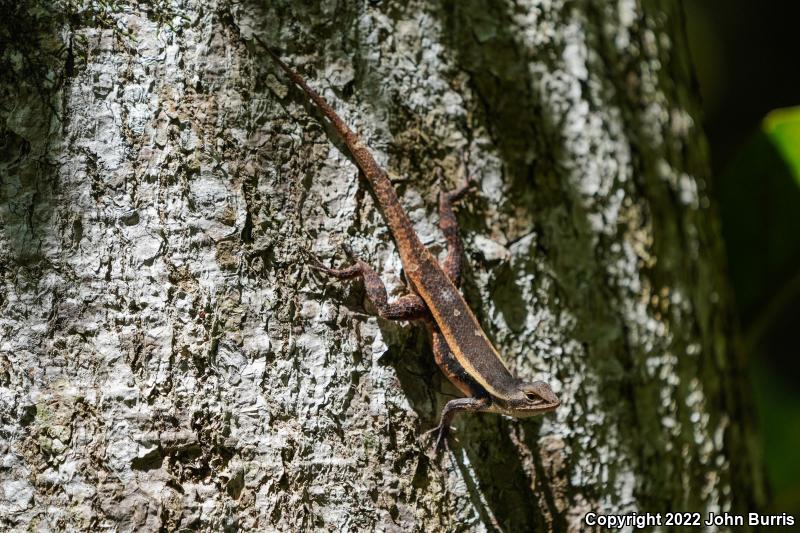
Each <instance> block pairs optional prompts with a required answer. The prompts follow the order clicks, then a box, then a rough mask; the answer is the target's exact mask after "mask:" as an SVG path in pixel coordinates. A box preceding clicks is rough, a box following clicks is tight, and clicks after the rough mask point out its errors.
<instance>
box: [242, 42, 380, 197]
mask: <svg viewBox="0 0 800 533" xmlns="http://www.w3.org/2000/svg"><path fill="white" fill-rule="evenodd" d="M253 37H254V38H255V40H256V42H258V44H260V45H261V47H262V48H264V50H266V51H267V53H268V54H269V56H270V57H271V58H272V60H273V61H274V62H275V63H276V64H277V65H278V66H279V67H281V69H282V70H283V71H284V72H285V73H286V75H287V76H288V77H289V79H290V80H292V82H294V84H295V85H297V86H298V87H300V88H301V89H303V92H305V93H306V94H307V95H308V97H309V98H310V99H311V101H313V102H314V104H315V105H316V106H317V108H319V110H320V111H322V113H323V114H324V115H325V117H326V118H327V119H328V120H330V121H331V124H333V127H334V129H335V130H336V132H337V133H338V134H339V135H341V137H342V140H344V143H345V145H346V146H347V149H348V150H349V151H350V153H351V154H352V156H353V158H354V159H355V160H356V164H357V165H358V167H359V168H360V169H361V170H362V171H363V172H364V174H366V176H367V178H368V179H369V180H370V182H373V180H375V179H376V178H378V176H385V174H386V172H385V171H384V170H383V169H382V168H381V167H380V165H378V163H377V161H375V158H373V157H372V154H371V153H370V151H369V150H368V149H367V148H366V147H365V146H364V145H363V144H362V143H361V140H360V139H359V137H358V135H357V134H356V133H355V132H354V131H353V130H351V129H350V127H349V126H348V125H347V124H345V122H344V121H343V120H342V119H341V117H339V115H337V114H336V111H334V110H333V108H332V107H331V105H330V104H329V103H328V102H327V101H326V100H325V99H324V98H323V97H322V96H320V95H319V93H317V91H315V90H314V89H312V88H311V87H309V86H308V84H307V83H306V81H305V80H304V79H303V78H301V77H300V75H299V74H298V73H297V72H295V71H294V70H292V69H291V68H290V67H289V65H287V64H286V63H284V62H283V60H282V59H281V58H280V57H278V54H276V53H275V52H273V51H272V49H271V48H270V47H269V46H267V44H266V43H265V42H264V41H262V40H261V39H260V38H259V37H258V36H256V35H254V36H253ZM378 179H380V178H378ZM373 185H374V183H373ZM376 192H377V191H376Z"/></svg>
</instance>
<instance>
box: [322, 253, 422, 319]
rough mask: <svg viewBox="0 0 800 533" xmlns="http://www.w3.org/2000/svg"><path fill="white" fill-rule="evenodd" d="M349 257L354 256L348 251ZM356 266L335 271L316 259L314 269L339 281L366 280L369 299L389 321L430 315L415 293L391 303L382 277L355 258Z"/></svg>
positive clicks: (379, 313)
mask: <svg viewBox="0 0 800 533" xmlns="http://www.w3.org/2000/svg"><path fill="white" fill-rule="evenodd" d="M346 251H347V254H348V256H352V254H351V253H350V252H349V250H346ZM354 260H355V264H354V265H352V266H349V267H347V268H342V269H335V268H328V267H326V266H324V265H323V264H322V263H320V262H319V261H318V260H317V259H316V258H315V259H314V261H315V263H316V264H315V265H312V266H313V268H315V269H316V270H319V271H321V272H324V273H326V274H328V275H330V276H333V277H335V278H337V279H343V280H344V279H354V278H358V277H361V278H363V279H364V289H365V290H366V291H367V298H369V300H370V301H371V302H372V304H373V305H374V306H375V308H376V309H377V310H378V315H380V316H381V317H382V318H385V319H387V320H414V319H417V318H422V317H424V316H426V315H428V306H426V305H425V302H424V301H423V300H422V298H420V297H419V296H418V295H416V294H414V293H410V294H406V295H404V296H401V297H400V298H398V299H396V300H395V301H394V302H391V303H389V298H388V296H387V295H386V285H384V284H383V281H382V280H381V278H380V276H378V274H377V273H376V272H375V271H374V270H372V268H371V267H370V266H369V265H368V264H366V263H365V262H364V261H362V260H360V259H358V258H354Z"/></svg>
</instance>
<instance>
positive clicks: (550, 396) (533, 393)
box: [503, 381, 561, 418]
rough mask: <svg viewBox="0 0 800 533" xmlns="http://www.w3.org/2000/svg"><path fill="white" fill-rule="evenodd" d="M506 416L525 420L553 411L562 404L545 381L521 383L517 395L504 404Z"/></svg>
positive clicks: (518, 385)
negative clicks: (525, 418)
mask: <svg viewBox="0 0 800 533" xmlns="http://www.w3.org/2000/svg"><path fill="white" fill-rule="evenodd" d="M504 403H505V404H506V405H505V406H504V409H503V411H504V412H505V414H508V415H511V416H515V417H517V418H524V417H528V416H534V415H538V414H542V413H546V412H547V411H552V410H554V409H555V408H556V407H558V406H559V404H560V403H561V402H560V401H559V399H558V396H556V393H555V392H553V389H551V388H550V385H548V384H547V383H545V382H544V381H534V382H531V383H528V382H526V381H519V383H518V384H517V390H516V394H514V396H513V397H512V398H509V399H507V400H506V401H505V402H504Z"/></svg>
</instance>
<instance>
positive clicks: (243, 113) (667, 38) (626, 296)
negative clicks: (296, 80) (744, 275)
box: [0, 0, 763, 531]
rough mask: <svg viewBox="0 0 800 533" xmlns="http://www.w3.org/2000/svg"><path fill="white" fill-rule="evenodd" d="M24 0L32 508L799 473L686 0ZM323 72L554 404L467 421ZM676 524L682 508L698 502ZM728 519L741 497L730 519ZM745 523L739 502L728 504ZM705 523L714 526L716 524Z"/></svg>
mask: <svg viewBox="0 0 800 533" xmlns="http://www.w3.org/2000/svg"><path fill="white" fill-rule="evenodd" d="M269 4H270V5H269V6H268V7H263V6H260V5H257V4H256V3H249V2H243V3H238V2H236V3H235V2H225V1H219V2H213V1H212V2H201V1H197V0H185V1H182V2H168V3H164V4H160V5H158V6H157V7H150V6H149V5H148V3H144V2H141V3H130V4H128V3H122V2H121V3H119V4H118V5H117V4H113V3H111V4H109V3H93V2H86V3H74V2H65V3H54V4H51V3H45V2H42V3H41V4H39V3H37V2H33V1H29V2H23V3H19V4H17V5H16V6H15V7H14V8H13V10H12V12H11V13H10V15H9V16H8V17H7V20H6V21H5V22H4V23H0V24H2V25H3V27H2V32H3V33H2V37H3V39H4V40H5V41H6V43H5V46H3V47H0V48H2V59H1V61H2V65H1V66H2V67H3V71H4V72H5V74H4V75H3V78H2V80H0V82H1V83H0V91H2V103H0V105H1V106H2V121H0V127H2V163H1V164H2V167H0V170H1V173H0V221H2V222H1V223H2V229H0V274H1V275H2V284H3V285H2V290H1V291H0V370H1V371H0V397H1V398H2V401H0V417H1V418H0V420H2V432H3V433H2V434H3V439H2V467H1V468H0V483H2V488H3V490H2V492H0V517H1V518H0V524H2V526H3V528H4V529H5V528H8V529H12V530H20V531H22V530H29V529H37V530H39V529H42V530H57V529H58V530H60V529H63V528H67V529H100V528H109V529H114V530H121V531H134V530H135V531H142V530H145V531H156V530H159V529H160V528H166V529H169V530H174V529H179V528H197V529H207V530H220V529H230V530H235V529H242V530H250V529H260V530H280V531H299V530H320V529H323V530H325V529H329V530H379V531H394V530H397V531H409V530H425V531H453V530H467V531H482V530H491V529H501V530H505V531H525V530H548V531H579V530H582V529H584V527H585V525H584V523H583V519H584V515H585V514H586V513H587V512H597V513H613V514H622V513H630V512H634V511H635V512H638V513H645V512H651V513H656V512H661V513H663V512H665V511H697V512H703V513H707V512H724V511H731V512H747V511H750V510H754V509H756V508H757V506H758V505H760V503H761V502H762V500H763V489H762V485H763V483H762V481H761V478H760V475H759V469H758V464H757V461H756V460H755V455H754V451H753V446H752V442H753V437H752V435H753V428H752V415H751V414H750V410H749V406H748V399H747V396H748V395H747V391H748V388H747V381H746V378H745V377H744V372H743V365H742V361H741V357H740V356H739V355H738V353H737V350H736V346H735V342H734V339H735V327H734V322H733V320H732V314H731V305H730V299H729V297H728V294H727V290H726V286H725V277H724V271H723V264H722V261H723V258H722V254H721V245H720V240H719V232H718V228H717V222H716V217H715V215H714V210H713V209H712V207H711V206H710V202H709V192H708V181H709V167H708V154H707V148H706V143H705V139H704V137H703V134H702V131H701V129H700V127H699V118H698V113H699V106H698V102H697V97H696V90H695V83H696V82H695V80H694V77H693V74H692V69H691V64H690V60H689V55H688V51H687V44H686V38H685V36H684V30H683V20H682V11H681V7H680V4H679V3H678V2H676V1H672V0H669V1H668V0H663V1H656V0H643V1H642V2H635V1H634V0H620V1H618V2H610V1H607V2H590V1H588V0H587V1H580V2H566V1H562V0H553V1H552V2H533V1H524V0H502V1H497V2H478V1H477V0H468V1H456V0H450V1H448V2H444V3H442V4H441V5H440V4H439V3H436V2H422V1H411V2H401V3H393V2H381V3H375V4H372V3H368V2H363V1H362V2H323V3H320V4H316V3H302V5H301V4H300V3H295V2H270V3H269ZM254 34H257V35H259V36H260V37H261V38H263V39H265V40H266V41H268V42H269V43H271V45H272V46H273V47H275V48H277V49H279V50H280V51H281V53H282V55H283V57H284V58H285V59H286V61H287V62H288V63H290V64H291V65H293V66H294V67H295V68H296V69H297V70H298V71H300V72H301V73H302V74H303V75H304V76H305V77H306V78H307V80H308V81H309V83H310V84H311V85H312V86H314V87H315V88H317V89H318V90H319V91H320V92H321V93H323V94H324V95H325V96H326V98H328V99H329V100H330V101H331V102H332V103H333V105H334V107H335V108H336V109H337V111H338V112H339V113H340V114H341V116H342V117H343V118H344V119H345V120H346V121H347V122H348V123H349V124H350V125H351V126H352V127H354V129H356V130H358V131H359V132H360V133H361V135H362V136H363V138H364V140H365V142H366V144H367V145H368V146H369V147H370V148H371V149H372V150H373V152H374V154H375V155H376V157H377V159H378V160H379V161H380V162H381V163H382V164H384V165H385V167H386V168H388V169H389V170H390V172H391V173H392V174H393V181H394V183H395V184H396V187H397V190H398V194H399V195H400V197H401V200H402V203H403V205H404V206H405V207H406V209H407V210H408V212H409V214H410V216H411V218H412V220H413V221H414V223H415V225H416V228H417V230H418V232H419V234H420V236H421V238H422V239H423V242H425V243H426V244H428V245H430V247H431V249H432V250H433V251H434V252H435V253H437V254H440V256H441V254H443V252H444V248H443V239H442V237H441V234H440V232H439V230H438V228H437V227H436V224H435V222H436V205H437V203H436V199H437V194H438V193H439V192H440V191H442V190H445V189H450V188H453V187H454V186H455V185H457V184H458V183H459V182H460V181H461V180H462V179H463V178H464V173H463V171H462V167H463V165H462V159H464V160H466V162H467V164H466V168H468V171H469V173H470V174H472V175H473V176H474V177H475V179H476V180H477V182H478V184H479V190H478V191H477V193H476V194H474V195H473V196H472V197H471V198H469V199H468V200H467V201H465V202H464V203H463V205H462V206H461V207H460V209H459V219H460V220H461V222H462V232H461V233H462V236H463V238H464V241H465V246H466V249H467V253H468V260H467V264H466V265H465V268H466V282H465V288H464V292H465V295H466V297H467V300H468V301H469V302H470V304H471V305H472V306H473V308H474V309H475V312H476V313H477V315H478V316H479V318H480V320H481V321H482V322H483V324H484V325H485V328H486V330H487V332H488V333H489V335H490V336H492V337H493V339H494V341H495V342H496V346H497V348H498V350H499V351H500V352H501V353H502V354H503V355H504V357H505V359H506V361H507V362H508V364H509V365H510V367H512V368H513V370H514V372H515V373H516V374H517V375H519V376H521V377H524V378H526V379H544V380H546V381H548V382H549V383H550V384H551V385H552V386H553V388H554V389H555V390H556V392H557V393H558V394H559V396H560V397H561V399H562V405H561V407H559V409H558V410H557V411H556V412H555V413H554V414H550V415H547V416H544V417H539V418H534V419H527V420H511V419H508V418H504V417H501V416H498V415H475V416H471V415H467V416H461V417H460V418H457V419H456V426H457V431H456V433H455V436H454V438H452V439H451V449H450V451H449V452H448V453H446V454H443V455H442V457H441V458H439V459H437V460H432V459H430V458H429V457H427V456H426V455H425V454H424V451H425V449H426V447H427V446H428V445H429V444H430V443H429V442H427V441H425V440H424V439H422V438H421V434H422V433H423V432H424V431H425V430H427V429H429V428H432V427H433V426H434V425H435V424H436V422H437V418H438V414H439V411H440V408H441V406H442V405H443V404H444V403H445V402H446V401H447V400H448V399H451V398H452V397H453V396H454V395H456V394H457V393H456V391H455V389H454V388H453V387H452V386H451V385H449V383H447V382H446V380H445V379H444V378H443V377H442V376H441V374H440V373H439V371H438V370H437V369H436V367H435V364H434V363H433V358H432V354H431V348H430V345H429V341H428V340H427V339H426V337H425V333H424V331H423V330H422V329H421V328H419V327H418V326H417V325H415V324H396V323H389V322H386V321H383V320H381V319H377V318H375V317H374V316H373V315H372V311H374V310H373V309H371V307H370V305H369V304H367V303H366V302H365V296H364V291H363V288H362V286H361V284H360V283H354V284H345V283H339V282H332V281H330V280H328V279H325V278H324V277H321V276H319V275H318V274H316V273H314V271H312V270H311V269H309V268H308V265H309V261H308V258H307V255H306V253H307V252H311V253H313V254H316V255H318V256H319V257H321V258H322V259H323V261H326V262H328V263H329V264H330V263H334V264H337V265H338V264H341V263H343V262H344V261H345V259H344V256H343V254H342V253H340V249H341V245H342V244H347V245H349V246H351V247H352V248H353V249H354V250H355V251H356V253H357V254H358V255H360V256H361V257H362V258H364V259H365V260H366V261H368V262H369V263H370V264H371V265H372V266H373V267H374V268H375V269H376V270H377V271H378V272H379V273H380V274H381V276H382V277H383V279H384V280H385V281H386V283H387V285H388V286H389V287H390V288H391V289H392V291H393V294H394V295H395V296H396V295H400V294H401V293H402V292H403V291H404V283H403V281H402V276H401V265H400V263H399V259H398V257H397V254H396V253H395V251H394V245H393V242H392V241H391V236H390V235H389V233H388V231H387V229H386V226H385V223H384V221H383V219H382V218H381V216H380V213H379V211H378V210H377V208H376V205H375V203H374V201H373V199H372V197H371V196H370V195H369V193H368V191H367V188H366V184H365V183H364V182H363V181H361V180H359V179H358V177H357V172H356V169H355V167H354V165H353V164H352V162H351V161H350V160H349V159H348V157H347V156H346V155H345V154H344V153H343V151H342V149H341V144H340V143H339V141H338V139H336V137H335V136H334V135H333V134H332V132H330V131H329V130H327V129H326V128H325V127H323V126H321V125H320V122H319V121H318V117H319V115H318V114H317V113H315V111H314V110H313V109H312V108H310V107H309V106H308V105H307V104H306V101H305V99H304V98H303V97H302V95H301V94H300V93H299V92H298V91H297V90H296V89H294V88H293V87H291V86H290V84H288V82H287V80H286V79H285V77H284V76H282V75H281V74H280V72H279V71H278V70H277V69H276V68H275V67H274V66H273V65H272V64H271V62H270V61H269V59H268V57H267V56H266V55H265V54H264V53H263V51H262V50H260V49H259V48H258V47H256V46H255V45H254V43H253V39H252V36H253V35H254ZM667 529H668V528H667ZM706 529H708V530H716V529H718V528H714V527H711V528H706ZM719 529H724V528H719ZM692 530H693V531H696V529H692Z"/></svg>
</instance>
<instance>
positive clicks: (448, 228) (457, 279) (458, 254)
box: [439, 180, 472, 287]
mask: <svg viewBox="0 0 800 533" xmlns="http://www.w3.org/2000/svg"><path fill="white" fill-rule="evenodd" d="M471 186H472V181H471V180H467V182H466V183H464V185H462V186H461V187H459V188H458V189H455V190H452V191H449V192H443V193H441V194H440V195H439V229H440V230H442V233H443V234H444V238H445V240H446V241H447V259H445V261H444V265H442V269H443V270H444V271H445V273H446V274H447V277H449V278H450V281H452V282H453V284H455V286H456V287H460V286H461V265H462V264H463V262H464V245H463V244H461V236H460V235H459V233H458V219H457V218H456V215H455V213H454V212H453V203H454V202H457V201H458V200H460V199H461V198H463V197H464V195H465V194H466V193H467V191H468V190H469V189H470V187H471Z"/></svg>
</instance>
